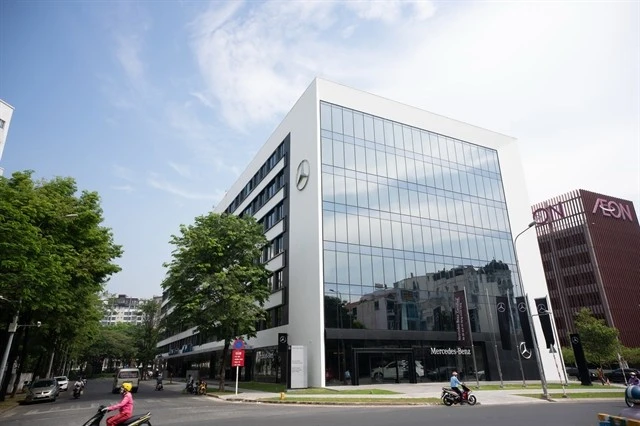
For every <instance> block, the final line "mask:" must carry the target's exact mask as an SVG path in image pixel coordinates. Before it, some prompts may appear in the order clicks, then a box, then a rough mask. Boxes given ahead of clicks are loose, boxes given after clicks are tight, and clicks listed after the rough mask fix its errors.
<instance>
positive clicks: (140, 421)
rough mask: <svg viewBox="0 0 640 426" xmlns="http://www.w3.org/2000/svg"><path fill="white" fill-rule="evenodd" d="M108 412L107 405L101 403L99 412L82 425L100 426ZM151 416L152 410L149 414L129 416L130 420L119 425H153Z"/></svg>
mask: <svg viewBox="0 0 640 426" xmlns="http://www.w3.org/2000/svg"><path fill="white" fill-rule="evenodd" d="M106 413H107V407H105V406H104V405H101V406H100V407H99V408H98V412H97V413H96V414H94V415H93V417H91V418H90V419H89V420H87V422H86V423H84V424H83V425H82V426H100V422H102V419H103V418H104V416H105V414H106ZM150 418H151V412H148V413H147V414H143V415H141V416H133V417H131V418H129V420H126V421H125V422H124V423H120V424H119V426H125V425H126V426H139V425H148V426H151V422H150V421H149V419H150Z"/></svg>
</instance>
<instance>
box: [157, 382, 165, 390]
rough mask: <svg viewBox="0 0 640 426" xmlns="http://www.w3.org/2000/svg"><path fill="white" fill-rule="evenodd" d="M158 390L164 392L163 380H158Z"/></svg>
mask: <svg viewBox="0 0 640 426" xmlns="http://www.w3.org/2000/svg"><path fill="white" fill-rule="evenodd" d="M156 390H157V391H161V390H164V385H163V384H162V379H157V380H156Z"/></svg>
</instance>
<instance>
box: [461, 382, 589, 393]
mask: <svg viewBox="0 0 640 426" xmlns="http://www.w3.org/2000/svg"><path fill="white" fill-rule="evenodd" d="M469 385H471V386H469ZM467 386H469V387H470V388H471V389H472V390H473V391H474V392H476V391H477V392H480V391H483V390H519V389H540V390H542V385H541V384H540V383H538V382H532V383H527V387H524V388H523V387H522V385H515V384H506V385H504V387H502V388H501V387H500V385H483V384H480V387H479V388H476V386H475V384H473V383H467ZM547 388H548V389H562V385H561V384H560V383H549V384H548V385H547ZM566 388H567V389H585V387H584V386H582V385H580V384H574V383H570V384H569V385H567V386H566Z"/></svg>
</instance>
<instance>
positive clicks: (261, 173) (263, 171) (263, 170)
mask: <svg viewBox="0 0 640 426" xmlns="http://www.w3.org/2000/svg"><path fill="white" fill-rule="evenodd" d="M288 138H289V136H288V135H287V137H286V138H285V140H284V141H283V142H282V143H281V144H280V145H278V147H277V148H276V150H275V151H274V152H273V154H271V156H270V157H269V158H268V159H267V161H265V162H264V164H263V165H262V166H261V167H260V169H258V171H257V172H256V173H255V174H254V175H253V177H252V178H251V179H250V180H249V182H248V183H247V184H246V185H245V186H244V188H242V190H241V191H240V193H239V194H238V195H237V196H236V198H234V199H233V201H232V202H231V204H230V205H229V207H227V209H226V210H225V212H227V213H229V214H231V213H233V212H234V211H235V210H236V209H237V208H238V206H239V205H240V204H242V202H243V201H244V200H245V199H246V198H247V197H248V196H249V194H250V193H251V191H253V189H254V188H255V187H257V186H258V185H259V184H260V182H262V179H264V178H265V177H266V176H267V175H268V174H269V172H270V171H271V169H273V168H274V167H275V166H276V164H278V161H280V160H281V159H282V158H284V156H285V153H286V148H285V142H286V141H287V139H288Z"/></svg>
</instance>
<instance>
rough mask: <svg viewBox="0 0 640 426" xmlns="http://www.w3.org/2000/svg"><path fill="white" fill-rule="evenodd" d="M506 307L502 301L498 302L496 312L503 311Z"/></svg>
mask: <svg viewBox="0 0 640 426" xmlns="http://www.w3.org/2000/svg"><path fill="white" fill-rule="evenodd" d="M506 310H507V307H506V306H505V305H504V302H500V303H498V312H505V311H506Z"/></svg>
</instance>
